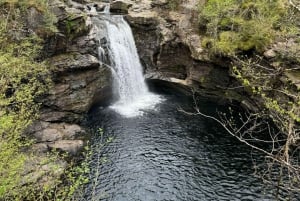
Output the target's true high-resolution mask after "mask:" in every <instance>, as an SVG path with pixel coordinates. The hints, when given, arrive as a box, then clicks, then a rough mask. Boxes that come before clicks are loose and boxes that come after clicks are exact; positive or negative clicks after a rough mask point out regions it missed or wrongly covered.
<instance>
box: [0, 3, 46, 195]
mask: <svg viewBox="0 0 300 201" xmlns="http://www.w3.org/2000/svg"><path fill="white" fill-rule="evenodd" d="M33 2H34V1H28V6H29V4H30V5H31V4H32V3H33ZM37 2H38V1H37ZM25 5H27V4H26V1H1V3H0V181H1V182H0V199H1V198H3V197H5V196H7V195H8V194H10V195H12V194H14V192H13V191H16V190H18V189H17V186H18V185H20V182H21V180H22V175H21V174H22V170H23V169H24V163H25V161H26V160H27V158H28V156H27V155H26V154H24V153H23V152H22V151H21V150H22V149H24V148H26V147H27V146H28V145H29V144H30V141H29V140H28V139H25V138H24V136H22V135H21V134H22V133H23V131H24V130H25V129H26V127H27V126H28V125H29V124H30V123H31V122H32V120H34V119H35V118H36V117H37V114H38V108H39V105H38V104H37V103H36V102H35V99H36V98H38V97H39V96H40V95H42V94H43V93H44V92H45V91H46V90H47V89H48V86H49V83H50V82H49V78H48V70H47V66H46V65H45V64H44V63H41V62H37V61H36V58H37V56H38V54H39V52H40V49H41V46H40V45H39V44H40V42H41V40H40V39H39V38H38V37H37V36H36V35H34V34H31V33H28V32H26V30H27V29H26V27H25V25H24V24H23V23H22V14H23V12H25V10H24V7H23V6H25ZM41 5H42V4H38V6H41ZM31 6H32V5H31Z"/></svg>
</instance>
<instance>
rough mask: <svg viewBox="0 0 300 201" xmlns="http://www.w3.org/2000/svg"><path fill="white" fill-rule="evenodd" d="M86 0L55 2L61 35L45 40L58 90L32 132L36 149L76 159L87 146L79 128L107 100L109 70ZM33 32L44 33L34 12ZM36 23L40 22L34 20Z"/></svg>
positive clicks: (46, 100) (54, 89)
mask: <svg viewBox="0 0 300 201" xmlns="http://www.w3.org/2000/svg"><path fill="white" fill-rule="evenodd" d="M80 3H82V2H81V1H78V2H74V1H68V2H67V3H64V2H63V1H59V0H55V1H51V9H52V11H53V13H54V15H55V16H56V18H57V23H56V24H57V29H58V30H57V32H56V33H55V34H53V35H50V36H44V35H42V37H44V38H45V45H44V54H43V56H44V58H45V59H46V62H47V63H48V66H49V67H50V70H51V74H52V80H53V86H52V87H51V90H50V91H49V93H48V94H47V95H46V96H45V97H44V98H43V99H42V100H40V102H41V104H42V105H41V114H40V117H39V120H38V121H36V122H34V123H33V125H32V126H31V127H30V128H29V129H28V130H27V134H28V135H30V136H32V137H33V138H34V139H35V140H36V144H35V145H34V150H35V151H37V152H41V153H43V152H47V151H49V150H51V149H57V150H62V151H66V152H68V153H70V154H73V155H75V154H76V153H77V152H78V151H80V150H81V149H82V147H83V146H84V141H83V139H84V138H85V135H86V131H85V130H84V128H82V127H80V124H81V122H82V120H83V119H84V117H85V114H86V113H87V112H88V111H89V109H90V108H91V106H92V105H93V102H94V100H96V99H97V100H98V101H101V100H103V99H105V98H107V97H108V96H109V95H110V94H109V90H108V88H109V87H110V76H111V75H110V70H109V69H108V68H107V67H105V66H103V65H100V62H99V60H98V58H97V57H98V50H97V47H98V45H99V41H98V40H97V39H96V33H95V30H94V29H92V24H91V23H90V17H89V16H88V13H87V12H86V11H85V9H86V7H85V6H84V5H83V4H80ZM30 13H31V15H30V16H29V18H30V22H31V21H33V22H31V24H32V25H31V26H32V29H34V30H36V29H37V28H39V25H38V24H39V23H40V20H39V18H36V17H38V13H39V12H34V11H31V12H30ZM35 18H36V19H35Z"/></svg>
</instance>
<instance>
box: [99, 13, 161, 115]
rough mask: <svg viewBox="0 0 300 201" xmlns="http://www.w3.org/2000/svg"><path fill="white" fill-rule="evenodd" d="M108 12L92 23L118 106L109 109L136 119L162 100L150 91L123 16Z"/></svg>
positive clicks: (100, 54)
mask: <svg viewBox="0 0 300 201" xmlns="http://www.w3.org/2000/svg"><path fill="white" fill-rule="evenodd" d="M108 10H109V8H105V9H104V12H103V14H102V15H101V16H100V15H99V17H98V18H96V17H94V20H93V22H94V25H95V26H96V28H97V32H98V33H97V37H98V40H99V42H100V47H99V48H98V50H99V60H100V61H101V62H103V63H105V64H107V65H108V66H111V69H112V75H113V88H114V94H115V95H116V98H117V102H115V103H114V104H113V105H112V106H110V107H111V108H112V109H114V110H115V111H117V112H118V113H120V114H122V115H124V116H128V117H133V116H137V115H140V114H142V113H143V112H142V110H147V109H154V107H155V105H156V104H157V103H158V102H160V100H161V98H160V97H159V96H158V95H154V94H152V93H150V92H149V90H148V88H147V85H146V83H145V80H144V77H143V68H142V65H141V63H140V60H139V56H138V53H137V49H136V46H135V42H134V38H133V34H132V31H131V28H130V26H129V25H128V23H127V22H126V21H125V20H124V18H123V16H121V15H110V14H109V12H108Z"/></svg>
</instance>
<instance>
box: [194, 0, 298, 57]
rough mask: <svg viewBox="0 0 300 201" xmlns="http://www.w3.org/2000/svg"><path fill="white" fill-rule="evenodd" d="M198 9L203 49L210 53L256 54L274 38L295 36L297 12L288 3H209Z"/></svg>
mask: <svg viewBox="0 0 300 201" xmlns="http://www.w3.org/2000/svg"><path fill="white" fill-rule="evenodd" d="M199 8H200V15H199V22H200V27H201V29H203V30H204V32H205V35H206V36H205V38H204V40H203V46H204V47H206V48H209V49H210V50H211V51H212V52H213V53H218V54H222V55H233V54H239V53H245V52H247V51H255V52H258V53H260V52H262V51H264V49H265V48H266V47H267V46H268V45H270V44H271V43H272V42H273V41H274V40H275V39H276V40H278V38H283V37H289V36H295V35H296V34H298V28H297V27H296V24H297V23H298V22H299V19H300V18H299V15H297V12H298V11H297V10H296V9H295V8H293V7H291V6H290V4H289V3H288V1H283V0H274V1H267V0H254V1H253V0H245V1H238V0H224V1H218V0H209V1H207V3H206V4H205V5H200V7H199Z"/></svg>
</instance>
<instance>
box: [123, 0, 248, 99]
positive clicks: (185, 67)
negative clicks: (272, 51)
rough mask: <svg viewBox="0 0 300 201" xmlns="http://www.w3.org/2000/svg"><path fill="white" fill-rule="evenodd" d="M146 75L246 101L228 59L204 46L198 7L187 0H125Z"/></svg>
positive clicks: (213, 94)
mask: <svg viewBox="0 0 300 201" xmlns="http://www.w3.org/2000/svg"><path fill="white" fill-rule="evenodd" d="M123 2H124V4H127V5H130V6H128V7H129V9H128V15H127V20H128V21H129V23H130V24H131V27H132V29H133V33H134V36H135V41H136V45H137V48H138V51H139V55H140V58H141V62H142V64H143V65H144V67H145V74H146V77H147V78H149V79H154V80H165V81H168V82H172V83H178V84H181V85H185V86H187V87H188V88H192V89H194V90H196V91H198V92H200V93H202V94H203V95H206V96H209V97H214V98H216V97H218V99H219V100H220V97H223V98H221V99H223V100H238V101H240V102H242V101H243V99H244V97H242V95H241V94H242V92H241V91H233V90H230V89H228V88H232V87H234V86H235V85H236V84H237V83H236V81H235V79H234V78H233V77H231V76H230V70H229V68H228V66H229V62H228V61H226V59H223V60H221V59H215V60H214V61H212V60H211V59H210V58H209V55H208V52H207V51H206V50H205V49H203V48H202V46H201V36H200V34H199V27H198V22H197V21H198V11H197V7H198V5H199V4H201V3H203V2H202V1H195V0H188V1H185V2H184V3H182V4H178V5H176V8H174V9H172V5H170V2H171V1H163V0H162V1H141V2H139V3H136V2H133V1H123Z"/></svg>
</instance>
